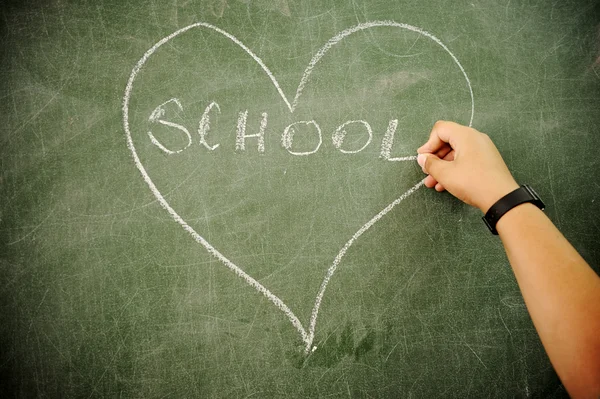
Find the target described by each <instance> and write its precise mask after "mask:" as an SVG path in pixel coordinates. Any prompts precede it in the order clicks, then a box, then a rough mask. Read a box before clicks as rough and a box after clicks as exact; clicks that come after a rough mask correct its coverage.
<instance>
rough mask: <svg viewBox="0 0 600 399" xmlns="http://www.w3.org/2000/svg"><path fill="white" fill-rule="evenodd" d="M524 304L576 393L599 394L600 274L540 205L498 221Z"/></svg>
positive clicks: (522, 208)
mask: <svg viewBox="0 0 600 399" xmlns="http://www.w3.org/2000/svg"><path fill="white" fill-rule="evenodd" d="M496 227H497V229H498V233H499V234H500V238H502V243H503V244H504V248H505V249H506V254H507V255H508V260H509V261H510V264H511V266H512V268H513V271H514V273H515V276H516V277H517V281H518V283H519V287H520V288H521V292H522V293H523V298H524V299H525V304H526V305H527V309H528V310H529V314H530V315H531V318H532V319H533V323H534V325H535V328H536V329H537V332H538V334H539V335H540V338H541V340H542V343H543V344H544V348H545V349H546V352H547V353H548V357H550V361H551V362H552V365H553V366H554V369H555V370H556V373H557V374H558V376H559V377H560V379H561V381H562V383H563V384H564V386H565V387H566V388H567V390H568V391H569V394H570V395H571V396H572V397H574V398H594V399H596V398H598V397H599V396H600V278H599V277H598V276H597V275H596V273H594V271H593V270H592V269H591V268H590V267H589V266H588V264H587V263H586V262H585V260H583V258H582V257H581V256H579V254H578V253H577V251H575V249H574V248H573V247H572V246H571V244H569V242H568V241H567V240H566V239H565V238H564V237H563V235H562V234H561V233H560V231H558V229H557V228H556V227H555V226H554V224H552V222H551V221H550V219H548V217H547V216H546V215H545V214H544V213H543V212H542V211H541V210H539V209H538V208H537V207H536V206H535V205H532V204H523V205H520V206H518V207H516V208H514V209H512V210H511V211H509V212H508V213H507V214H506V215H504V216H503V217H502V218H501V219H500V220H499V221H498V224H497V226H496Z"/></svg>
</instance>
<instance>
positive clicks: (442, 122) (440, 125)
mask: <svg viewBox="0 0 600 399" xmlns="http://www.w3.org/2000/svg"><path fill="white" fill-rule="evenodd" d="M448 123H449V122H448V121H445V120H441V119H440V120H438V121H436V122H435V123H434V124H433V128H434V129H443V128H444V127H446V126H448Z"/></svg>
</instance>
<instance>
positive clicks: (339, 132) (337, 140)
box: [331, 120, 373, 154]
mask: <svg viewBox="0 0 600 399" xmlns="http://www.w3.org/2000/svg"><path fill="white" fill-rule="evenodd" d="M352 123H362V124H363V126H364V127H365V129H367V133H368V135H369V138H368V139H367V142H366V143H365V145H363V146H362V147H361V148H359V149H358V150H354V151H350V150H344V149H343V148H342V144H343V143H344V138H345V137H346V133H347V132H346V130H345V129H344V128H345V127H346V126H347V125H350V124H352ZM371 140H373V129H371V125H369V123H368V122H367V121H363V120H355V121H346V122H344V123H342V124H341V125H339V126H338V128H337V129H335V132H334V133H333V136H331V141H333V146H334V147H335V148H337V149H338V150H340V151H341V152H343V153H344V154H356V153H358V152H361V151H362V150H364V149H365V148H367V146H368V145H369V144H371Z"/></svg>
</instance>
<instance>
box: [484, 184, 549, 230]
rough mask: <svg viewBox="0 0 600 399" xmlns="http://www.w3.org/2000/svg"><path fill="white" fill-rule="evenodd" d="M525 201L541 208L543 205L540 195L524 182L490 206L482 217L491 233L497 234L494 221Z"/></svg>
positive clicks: (496, 221)
mask: <svg viewBox="0 0 600 399" xmlns="http://www.w3.org/2000/svg"><path fill="white" fill-rule="evenodd" d="M527 202H531V203H532V204H534V205H535V206H537V207H538V208H540V209H542V210H543V209H544V207H545V205H544V203H543V202H542V200H541V198H540V196H539V195H537V193H536V192H535V191H534V190H533V188H531V187H530V186H528V185H526V184H524V185H522V186H521V187H519V188H517V189H516V190H514V191H511V192H510V193H508V194H506V195H505V196H504V197H502V198H500V199H499V200H498V201H497V202H496V203H495V204H494V205H492V206H491V207H490V209H488V211H487V212H486V214H485V216H483V218H482V219H483V221H484V222H485V224H486V226H487V227H488V228H489V229H490V231H491V232H492V234H494V235H498V231H497V230H496V223H498V220H500V218H501V217H502V216H504V214H506V212H508V211H510V210H511V209H513V208H514V207H516V206H518V205H521V204H524V203H527Z"/></svg>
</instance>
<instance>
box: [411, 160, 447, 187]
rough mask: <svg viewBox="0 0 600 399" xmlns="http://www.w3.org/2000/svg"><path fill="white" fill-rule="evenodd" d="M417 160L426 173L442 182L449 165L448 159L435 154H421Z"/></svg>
mask: <svg viewBox="0 0 600 399" xmlns="http://www.w3.org/2000/svg"><path fill="white" fill-rule="evenodd" d="M417 162H418V163H419V166H421V169H423V172H424V173H427V174H428V175H431V176H432V177H433V178H434V179H435V180H437V181H438V182H440V178H441V177H442V175H443V174H444V170H445V169H446V168H447V167H448V166H449V165H448V164H449V162H448V161H443V160H441V159H440V158H438V157H437V156H435V155H433V154H419V155H418V156H417Z"/></svg>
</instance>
